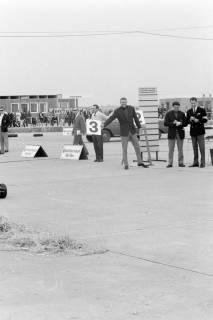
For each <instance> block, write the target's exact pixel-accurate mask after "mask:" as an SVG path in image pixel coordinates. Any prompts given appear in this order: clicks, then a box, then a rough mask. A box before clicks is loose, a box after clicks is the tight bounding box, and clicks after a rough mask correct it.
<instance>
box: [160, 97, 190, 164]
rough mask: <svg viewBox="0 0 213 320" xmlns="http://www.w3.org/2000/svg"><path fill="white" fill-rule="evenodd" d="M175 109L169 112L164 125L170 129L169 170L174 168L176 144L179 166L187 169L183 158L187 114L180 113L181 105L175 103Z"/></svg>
mask: <svg viewBox="0 0 213 320" xmlns="http://www.w3.org/2000/svg"><path fill="white" fill-rule="evenodd" d="M172 106H173V109H172V110H170V111H168V112H167V113H166V116H165V120H164V125H165V126H166V127H168V145H169V157H168V158H169V160H168V165H167V168H171V167H172V166H173V157H174V149H175V142H177V148H178V164H179V167H185V164H184V156H183V141H184V138H185V131H184V127H186V126H187V121H186V116H185V113H184V112H182V111H180V103H179V102H178V101H175V102H173V104H172Z"/></svg>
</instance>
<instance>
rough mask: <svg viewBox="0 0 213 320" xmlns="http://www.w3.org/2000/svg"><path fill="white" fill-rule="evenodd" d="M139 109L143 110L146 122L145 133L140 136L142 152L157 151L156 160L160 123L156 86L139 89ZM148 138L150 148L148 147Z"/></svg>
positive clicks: (156, 152)
mask: <svg viewBox="0 0 213 320" xmlns="http://www.w3.org/2000/svg"><path fill="white" fill-rule="evenodd" d="M138 101H139V109H141V110H142V111H143V115H144V120H145V123H146V126H145V129H146V130H144V133H143V134H142V136H141V138H140V147H141V153H142V156H143V153H144V152H148V153H149V152H155V154H156V160H159V159H158V154H159V124H158V94H157V88H155V87H143V88H139V90H138ZM147 140H148V144H149V148H147Z"/></svg>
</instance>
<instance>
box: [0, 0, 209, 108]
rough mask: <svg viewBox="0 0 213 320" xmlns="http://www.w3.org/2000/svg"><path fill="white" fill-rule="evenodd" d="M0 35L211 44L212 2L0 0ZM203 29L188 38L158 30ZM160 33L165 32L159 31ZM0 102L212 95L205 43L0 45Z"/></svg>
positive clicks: (36, 41) (31, 41)
mask: <svg viewBox="0 0 213 320" xmlns="http://www.w3.org/2000/svg"><path fill="white" fill-rule="evenodd" d="M0 12H1V19H0V31H1V32H14V31H15V32H41V31H42V32H44V31H45V32H46V31H47V32H93V31H111V30H113V31H114V30H130V31H131V30H139V29H140V30H144V31H150V30H155V29H162V31H158V32H160V33H162V34H164V33H166V34H175V35H181V36H189V37H190V36H191V37H204V38H213V27H210V26H213V1H212V0H184V1H182V0H138V1H137V0H126V1H125V0H120V1H119V0H113V1H111V0H106V1H105V0H97V1H92V0H84V1H83V0H76V1H73V0H50V1H49V0H42V1H41V0H26V1H25V0H19V1H17V0H16V1H15V0H14V1H13V0H5V1H4V0H0ZM195 26H198V27H199V26H208V28H200V29H188V30H166V29H170V28H184V27H195ZM164 29H165V30H164ZM0 57H1V59H0V95H7V94H8V95H9V94H33V93H37V94H39V93H40V94H41V93H47V94H48V93H49V94H51V93H64V94H66V95H75V94H77V95H83V96H85V97H90V99H89V98H88V101H90V100H91V102H92V103H94V102H96V103H98V104H105V105H106V104H118V102H119V98H120V97H121V96H126V97H127V98H128V100H129V103H131V104H136V103H137V94H138V87H143V86H157V87H158V92H159V96H160V97H178V96H190V95H201V94H202V93H205V94H207V95H208V94H209V93H213V41H201V40H184V39H173V38H165V37H157V36H151V35H143V34H130V35H112V36H104V37H101V36H97V37H75V38H0Z"/></svg>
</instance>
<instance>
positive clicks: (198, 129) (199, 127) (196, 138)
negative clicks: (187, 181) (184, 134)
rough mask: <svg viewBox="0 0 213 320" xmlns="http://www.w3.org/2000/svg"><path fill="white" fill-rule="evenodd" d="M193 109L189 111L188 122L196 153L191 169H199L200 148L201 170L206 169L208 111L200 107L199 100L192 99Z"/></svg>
mask: <svg viewBox="0 0 213 320" xmlns="http://www.w3.org/2000/svg"><path fill="white" fill-rule="evenodd" d="M190 103H191V108H190V109H189V110H188V111H187V122H188V124H190V135H191V139H192V147H193V152H194V161H193V164H192V165H190V167H199V155H198V147H199V149H200V155H201V160H200V168H204V167H205V138H204V135H205V128H204V123H206V122H207V121H208V118H207V115H206V110H205V109H204V108H203V107H199V106H198V103H197V98H195V97H192V98H190Z"/></svg>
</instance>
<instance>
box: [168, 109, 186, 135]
mask: <svg viewBox="0 0 213 320" xmlns="http://www.w3.org/2000/svg"><path fill="white" fill-rule="evenodd" d="M175 120H177V121H179V122H181V125H180V126H176V125H175V124H174V123H173V122H174V121H175ZM164 125H165V126H166V127H169V130H168V139H175V137H176V133H177V132H178V133H179V136H180V138H181V139H184V138H185V131H184V127H186V126H187V121H186V116H185V113H184V112H182V111H178V112H177V113H175V111H174V110H170V111H168V112H167V113H166V116H165V120H164Z"/></svg>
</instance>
